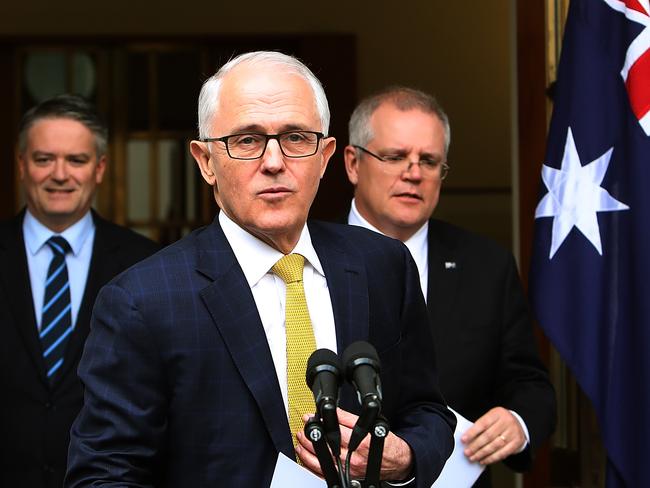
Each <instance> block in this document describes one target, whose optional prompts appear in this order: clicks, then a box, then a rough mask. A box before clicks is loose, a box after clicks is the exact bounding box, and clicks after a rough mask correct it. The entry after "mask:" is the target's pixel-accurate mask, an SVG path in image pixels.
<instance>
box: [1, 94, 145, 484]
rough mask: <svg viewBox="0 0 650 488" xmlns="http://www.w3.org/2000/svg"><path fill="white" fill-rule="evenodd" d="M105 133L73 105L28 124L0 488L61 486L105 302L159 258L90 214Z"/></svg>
mask: <svg viewBox="0 0 650 488" xmlns="http://www.w3.org/2000/svg"><path fill="white" fill-rule="evenodd" d="M107 133H108V131H107V128H106V126H105V125H104V124H103V122H102V121H101V119H100V118H99V116H98V115H97V113H96V112H95V111H94V109H93V107H92V106H91V105H90V104H89V103H87V102H86V101H85V100H83V99H82V98H80V97H77V96H70V95H61V96H58V97H55V98H52V99H49V100H46V101H44V102H42V103H40V104H39V105H37V106H36V107H34V108H32V109H31V110H29V111H28V112H27V113H26V114H25V115H24V117H23V120H22V122H21V125H20V129H19V139H18V167H19V173H20V177H21V182H22V186H23V189H24V193H25V197H26V201H27V208H26V209H24V210H23V211H21V212H20V213H19V214H18V215H17V216H16V217H15V218H14V219H12V220H11V221H8V222H4V223H2V224H0V314H1V319H0V334H1V336H2V339H1V340H0V344H1V345H0V370H1V371H2V372H1V373H0V378H1V381H0V388H1V389H2V393H3V396H4V400H3V401H2V402H0V426H1V427H0V429H1V430H0V432H2V434H1V435H2V443H1V444H0V446H1V447H0V466H1V468H0V486H29V487H30V488H40V487H43V488H50V487H60V486H62V484H63V476H64V474H65V467H66V458H67V450H68V443H69V430H70V425H71V424H72V421H73V420H74V418H75V417H76V415H77V413H78V411H79V409H80V408H81V404H82V401H83V389H82V386H81V383H80V381H79V379H78V377H77V364H78V362H79V358H80V356H81V351H82V348H83V347H82V346H83V344H84V341H85V339H86V336H87V334H88V329H89V322H90V314H91V310H92V307H93V304H94V301H95V297H96V295H97V292H98V291H99V288H100V287H101V286H103V285H104V284H105V283H106V282H108V281H109V280H110V279H111V278H112V277H113V276H115V275H116V274H118V273H119V272H121V271H122V270H124V269H126V268H127V267H129V266H130V265H132V264H134V263H135V262H137V261H139V260H140V259H142V258H144V257H146V256H148V255H149V254H151V253H153V252H154V251H155V250H156V249H157V245H156V244H155V243H153V242H152V241H150V240H148V239H146V238H144V237H141V236H139V235H137V234H135V233H134V232H132V231H130V230H128V229H125V228H122V227H119V226H117V225H114V224H112V223H109V222H107V221H105V220H104V219H102V218H101V217H99V216H98V215H97V214H96V213H95V212H94V211H92V210H91V208H90V207H91V203H92V199H93V197H94V195H95V190H96V188H97V185H99V184H100V183H101V181H102V179H103V176H104V172H105V169H106V146H107Z"/></svg>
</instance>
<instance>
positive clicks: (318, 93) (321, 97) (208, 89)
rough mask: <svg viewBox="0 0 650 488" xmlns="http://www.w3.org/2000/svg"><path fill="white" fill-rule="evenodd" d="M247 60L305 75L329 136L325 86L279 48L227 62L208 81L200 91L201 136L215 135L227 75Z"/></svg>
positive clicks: (303, 76)
mask: <svg viewBox="0 0 650 488" xmlns="http://www.w3.org/2000/svg"><path fill="white" fill-rule="evenodd" d="M243 63H256V64H266V65H279V66H282V67H285V68H288V69H289V70H290V71H292V72H293V73H295V74H297V75H299V76H301V77H302V78H303V79H304V80H305V81H307V83H309V86H310V87H311V89H312V90H313V92H314V100H315V102H316V109H317V111H318V115H319V117H320V121H321V131H322V132H323V134H325V135H326V136H327V134H328V131H329V125H330V109H329V104H328V103H327V96H326V95H325V90H324V89H323V85H322V84H321V82H320V81H318V78H316V75H314V73H312V71H311V70H310V69H309V68H308V67H307V66H305V65H304V64H303V63H302V62H301V61H300V60H298V59H297V58H295V57H293V56H289V55H287V54H284V53H280V52H275V51H255V52H249V53H245V54H241V55H239V56H237V57H235V58H233V59H231V60H230V61H228V62H227V63H226V64H224V65H223V66H222V67H221V68H219V70H218V71H217V72H216V73H215V74H214V75H212V76H211V77H210V78H208V79H207V80H206V82H205V83H204V84H203V87H202V88H201V93H200V94H199V138H201V139H206V138H208V137H213V136H214V135H213V134H210V129H211V122H212V119H213V117H214V114H215V111H216V110H217V105H218V103H219V93H220V91H221V84H222V82H223V79H224V77H225V76H226V75H227V74H228V73H229V72H230V71H232V70H233V68H235V67H237V66H239V65H240V64H243Z"/></svg>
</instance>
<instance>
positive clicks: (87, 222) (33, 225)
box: [23, 210, 95, 256]
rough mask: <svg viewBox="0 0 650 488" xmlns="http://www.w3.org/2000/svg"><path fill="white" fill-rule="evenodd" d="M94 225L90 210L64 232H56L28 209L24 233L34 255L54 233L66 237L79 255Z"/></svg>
mask: <svg viewBox="0 0 650 488" xmlns="http://www.w3.org/2000/svg"><path fill="white" fill-rule="evenodd" d="M94 226H95V223H94V222H93V217H92V214H91V213H90V210H89V211H88V212H86V215H84V216H83V217H82V218H81V219H80V220H78V221H77V222H75V223H74V224H72V225H71V226H70V227H68V228H67V229H65V230H64V231H63V232H61V233H56V232H52V230H51V229H49V228H47V227H46V226H44V225H43V224H42V223H41V222H39V220H38V219H37V218H36V217H34V216H33V215H32V214H31V212H30V211H29V210H27V211H26V212H25V218H24V219H23V235H24V236H25V242H26V244H27V249H29V252H30V253H31V254H32V256H33V255H35V254H36V253H37V252H39V251H40V250H41V248H42V247H43V246H44V245H45V243H46V242H47V240H48V239H49V238H50V237H52V236H54V235H60V236H62V237H63V238H65V240H66V241H68V244H70V247H71V248H72V254H73V255H75V256H77V255H78V254H79V252H81V248H82V247H83V245H84V243H85V242H86V239H88V236H90V234H91V232H92V230H93V228H94Z"/></svg>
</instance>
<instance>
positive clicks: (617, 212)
mask: <svg viewBox="0 0 650 488" xmlns="http://www.w3.org/2000/svg"><path fill="white" fill-rule="evenodd" d="M649 2H650V0H625V1H621V0H571V3H570V7H569V14H568V18H567V24H566V30H565V35H564V41H563V45H562V53H561V59H560V66H559V70H558V80H557V86H556V92H555V95H556V96H555V104H554V110H553V117H552V120H551V126H550V129H549V137H548V144H547V152H546V160H545V161H544V165H543V167H542V185H541V188H542V191H541V193H540V200H539V203H538V206H537V209H536V211H535V219H536V220H535V224H536V227H535V237H534V244H533V260H532V268H531V300H532V304H533V308H534V311H535V314H536V317H537V319H538V320H539V323H540V325H541V326H542V328H543V329H544V330H545V332H546V334H547V335H548V337H549V339H550V340H551V342H552V343H553V344H554V345H555V347H556V348H557V350H558V351H559V352H560V354H561V356H562V357H563V359H564V360H565V362H566V363H567V365H568V366H569V368H570V369H571V370H572V372H573V374H574V376H575V377H576V379H577V381H578V382H579V384H580V386H581V387H582V389H583V390H584V391H585V393H586V394H587V395H588V396H589V398H590V399H591V401H592V402H593V405H594V408H595V411H596V414H597V416H598V420H599V423H600V427H601V431H602V436H603V441H604V444H605V448H606V450H607V456H608V473H607V486H608V487H629V488H641V487H650V3H649Z"/></svg>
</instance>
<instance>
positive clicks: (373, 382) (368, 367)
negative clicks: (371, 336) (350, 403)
mask: <svg viewBox="0 0 650 488" xmlns="http://www.w3.org/2000/svg"><path fill="white" fill-rule="evenodd" d="M343 364H344V365H345V375H346V377H347V379H348V381H350V382H351V383H352V384H353V385H354V387H355V389H356V390H357V394H358V397H359V403H360V404H361V415H359V418H358V420H357V423H356V424H355V425H354V428H353V429H352V435H351V436H350V442H349V443H348V449H349V450H350V451H354V450H356V448H357V447H359V444H360V443H361V441H362V440H363V439H364V437H366V435H367V434H368V432H370V429H371V428H372V427H373V426H374V424H375V422H376V420H377V416H378V415H379V413H380V411H381V400H382V394H381V381H380V379H379V356H378V355H377V351H376V350H375V348H374V347H373V346H372V345H371V344H368V343H367V342H364V341H357V342H353V343H352V344H350V345H349V346H348V347H347V349H346V350H345V352H343Z"/></svg>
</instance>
